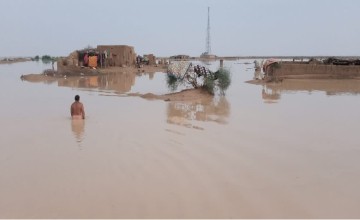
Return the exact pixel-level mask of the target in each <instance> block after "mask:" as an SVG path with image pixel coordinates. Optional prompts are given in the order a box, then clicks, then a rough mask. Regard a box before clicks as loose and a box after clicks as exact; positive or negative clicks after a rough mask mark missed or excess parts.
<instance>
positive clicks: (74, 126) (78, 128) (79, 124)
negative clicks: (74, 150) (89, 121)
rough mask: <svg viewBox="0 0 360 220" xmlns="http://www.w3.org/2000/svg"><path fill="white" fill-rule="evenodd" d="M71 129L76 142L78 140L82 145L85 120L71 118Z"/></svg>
mask: <svg viewBox="0 0 360 220" xmlns="http://www.w3.org/2000/svg"><path fill="white" fill-rule="evenodd" d="M71 130H72V132H73V134H74V136H75V139H76V142H78V144H79V146H80V147H81V143H82V141H83V139H84V132H85V120H80V119H79V120H76V119H73V120H71Z"/></svg>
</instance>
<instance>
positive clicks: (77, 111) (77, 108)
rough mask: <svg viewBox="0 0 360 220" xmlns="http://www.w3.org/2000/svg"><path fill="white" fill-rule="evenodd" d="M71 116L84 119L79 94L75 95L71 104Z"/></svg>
mask: <svg viewBox="0 0 360 220" xmlns="http://www.w3.org/2000/svg"><path fill="white" fill-rule="evenodd" d="M70 111H71V117H72V119H85V111H84V106H83V104H82V103H81V102H80V96H79V95H76V96H75V102H74V103H73V104H72V105H71V110H70Z"/></svg>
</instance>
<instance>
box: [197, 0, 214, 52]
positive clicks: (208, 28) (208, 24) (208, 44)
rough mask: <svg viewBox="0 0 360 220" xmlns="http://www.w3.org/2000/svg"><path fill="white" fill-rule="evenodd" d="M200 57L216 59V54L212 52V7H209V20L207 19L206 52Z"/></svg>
mask: <svg viewBox="0 0 360 220" xmlns="http://www.w3.org/2000/svg"><path fill="white" fill-rule="evenodd" d="M200 58H204V59H214V58H216V56H215V55H213V54H211V38H210V7H208V20H207V29H206V45H205V52H204V53H202V54H201V55H200Z"/></svg>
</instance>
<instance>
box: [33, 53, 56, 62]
mask: <svg viewBox="0 0 360 220" xmlns="http://www.w3.org/2000/svg"><path fill="white" fill-rule="evenodd" d="M40 59H41V61H42V62H43V63H51V62H55V61H56V60H57V59H58V57H52V56H50V55H43V56H41V57H40V56H39V55H36V56H35V57H33V58H32V60H33V61H39V60H40Z"/></svg>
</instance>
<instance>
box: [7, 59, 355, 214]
mask: <svg viewBox="0 0 360 220" xmlns="http://www.w3.org/2000/svg"><path fill="white" fill-rule="evenodd" d="M218 65H219V63H218V62H214V63H211V65H208V67H209V68H210V69H213V70H215V69H217V67H218ZM224 65H225V67H227V68H229V69H230V70H231V73H232V84H231V86H230V87H229V89H228V90H227V92H226V96H224V97H219V96H216V97H215V98H214V99H212V100H208V99H206V100H199V101H188V102H165V101H162V100H147V99H143V98H140V97H135V96H128V95H127V94H129V93H132V94H133V93H140V94H146V93H154V94H166V93H168V92H169V91H168V89H167V86H166V80H165V74H164V73H154V74H146V73H142V74H138V75H133V74H126V73H122V74H109V75H102V76H93V77H82V78H80V77H79V78H64V79H61V80H57V79H51V78H50V80H47V81H37V82H29V81H22V80H21V79H20V76H21V75H22V74H28V73H39V72H41V71H42V70H44V69H46V68H50V67H51V65H46V64H42V63H41V62H24V63H16V64H9V65H7V64H5V65H0V85H1V91H2V92H1V93H0V97H1V108H0V113H1V114H0V121H1V133H0V173H1V178H0V218H360V209H359V204H360V190H359V189H358V186H359V185H360V176H359V173H360V144H359V131H360V113H359V109H360V96H359V95H360V81H356V80H322V81H306V80H301V81H286V82H283V83H282V84H277V85H266V86H262V85H253V84H249V83H245V81H247V80H251V79H253V77H254V69H253V60H236V61H225V62H224ZM76 94H79V95H80V97H81V100H80V101H82V102H83V103H84V106H85V111H86V115H87V119H86V120H85V121H83V122H79V121H77V122H73V121H72V120H70V105H71V103H72V102H73V99H74V96H75V95H76Z"/></svg>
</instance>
